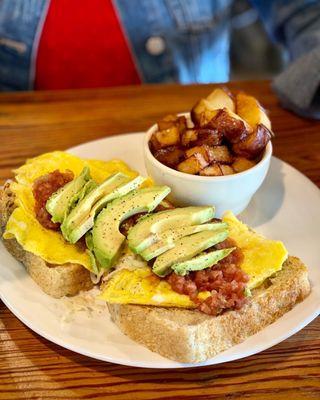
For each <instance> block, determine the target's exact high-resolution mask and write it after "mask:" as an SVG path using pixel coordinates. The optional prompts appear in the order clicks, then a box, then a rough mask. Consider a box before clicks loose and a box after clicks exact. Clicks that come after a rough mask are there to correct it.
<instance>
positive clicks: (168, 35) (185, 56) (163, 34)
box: [114, 0, 231, 83]
mask: <svg viewBox="0 0 320 400" xmlns="http://www.w3.org/2000/svg"><path fill="white" fill-rule="evenodd" d="M114 4H115V5H116V8H117V11H118V15H119V17H120V19H121V21H122V24H123V26H124V30H125V33H126V35H127V38H128V42H129V44H130V46H131V51H132V53H133V55H134V58H135V60H136V64H137V65H138V68H139V71H140V75H141V77H142V80H143V81H145V82H172V81H178V82H181V83H193V82H198V83H207V82H225V81H227V80H228V79H229V20H230V18H229V12H230V7H229V6H230V4H231V0H216V1H214V0H115V1H114Z"/></svg>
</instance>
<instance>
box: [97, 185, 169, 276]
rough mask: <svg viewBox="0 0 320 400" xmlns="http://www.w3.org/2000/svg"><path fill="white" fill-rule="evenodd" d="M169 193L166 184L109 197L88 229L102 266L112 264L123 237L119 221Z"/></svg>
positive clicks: (152, 206)
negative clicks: (115, 197) (104, 206)
mask: <svg viewBox="0 0 320 400" xmlns="http://www.w3.org/2000/svg"><path fill="white" fill-rule="evenodd" d="M169 193H170V188H169V187H168V186H153V187H150V188H145V189H137V190H134V191H132V192H130V193H128V194H127V195H125V196H122V197H120V198H117V199H116V200H113V201H112V202H111V203H109V204H108V205H107V207H106V208H105V209H103V210H102V211H101V212H100V214H99V215H98V216H97V219H96V221H95V223H94V226H93V229H92V240H93V249H94V254H95V256H96V258H97V261H98V262H99V264H100V265H101V267H102V268H106V269H107V268H110V267H112V265H113V263H114V261H115V259H116V258H117V256H118V254H119V251H120V249H121V247H122V244H123V242H124V240H125V236H124V235H123V234H122V233H121V232H120V231H119V228H120V224H121V223H122V222H123V221H124V220H125V219H127V218H129V217H131V216H132V215H135V214H138V213H140V212H151V211H153V210H154V209H155V208H156V207H157V205H158V204H159V203H160V202H161V201H162V200H163V199H164V198H165V197H166V196H167V195H168V194H169Z"/></svg>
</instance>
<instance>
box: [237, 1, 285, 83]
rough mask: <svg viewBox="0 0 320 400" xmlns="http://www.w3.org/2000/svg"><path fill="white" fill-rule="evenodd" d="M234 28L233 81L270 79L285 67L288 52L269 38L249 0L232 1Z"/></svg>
mask: <svg viewBox="0 0 320 400" xmlns="http://www.w3.org/2000/svg"><path fill="white" fill-rule="evenodd" d="M231 27H232V29H231V41H230V61H231V71H230V80H243V79H270V78H272V77H274V76H275V75H277V74H278V73H279V72H280V71H282V70H283V68H284V67H285V65H286V64H287V62H288V55H287V53H286V51H285V49H284V48H283V47H281V46H280V45H279V44H276V43H275V42H274V41H272V40H271V39H270V36H268V34H267V32H266V30H265V27H264V26H263V23H262V21H261V19H260V18H259V14H258V12H257V10H256V9H255V8H254V7H252V5H251V4H250V2H249V1H247V0H237V1H235V2H234V3H233V5H232V23H231ZM253 38H254V40H252V39H253ZM252 54H254V57H252V56H251V57H250V56H248V55H252Z"/></svg>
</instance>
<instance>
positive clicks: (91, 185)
mask: <svg viewBox="0 0 320 400" xmlns="http://www.w3.org/2000/svg"><path fill="white" fill-rule="evenodd" d="M97 186H98V184H97V183H96V182H95V181H94V180H93V179H90V180H89V181H88V182H87V183H86V184H85V185H84V186H83V187H82V189H81V190H79V192H78V193H76V194H75V195H74V196H73V197H72V199H71V200H70V202H69V205H68V209H67V212H66V215H65V218H66V216H67V215H68V214H69V213H70V212H71V211H72V210H73V209H74V207H75V206H76V205H77V204H78V203H79V201H81V200H82V199H83V198H84V197H85V196H86V195H87V194H88V193H90V192H91V191H92V190H93V189H95V188H96V187H97Z"/></svg>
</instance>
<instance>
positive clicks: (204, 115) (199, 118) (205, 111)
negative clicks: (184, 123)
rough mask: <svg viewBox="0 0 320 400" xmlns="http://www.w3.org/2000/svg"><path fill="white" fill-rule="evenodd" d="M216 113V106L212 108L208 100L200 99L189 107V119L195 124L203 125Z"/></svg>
mask: <svg viewBox="0 0 320 400" xmlns="http://www.w3.org/2000/svg"><path fill="white" fill-rule="evenodd" d="M217 113H218V110H217V109H216V108H212V107H211V105H210V103H209V102H208V100H205V99H201V100H200V101H198V102H197V103H196V104H195V105H194V106H193V108H192V109H191V119H192V122H193V123H194V124H195V125H198V126H205V125H206V124H207V123H208V122H209V121H210V120H211V119H212V118H214V117H215V116H216V115H217Z"/></svg>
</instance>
